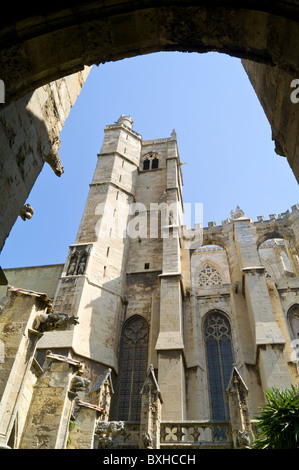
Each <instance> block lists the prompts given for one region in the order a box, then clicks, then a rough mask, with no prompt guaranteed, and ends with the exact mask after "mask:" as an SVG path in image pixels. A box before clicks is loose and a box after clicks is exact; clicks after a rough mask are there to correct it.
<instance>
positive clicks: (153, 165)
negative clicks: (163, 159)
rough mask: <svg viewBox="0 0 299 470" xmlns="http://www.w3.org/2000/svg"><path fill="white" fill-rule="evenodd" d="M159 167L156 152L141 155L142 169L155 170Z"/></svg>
mask: <svg viewBox="0 0 299 470" xmlns="http://www.w3.org/2000/svg"><path fill="white" fill-rule="evenodd" d="M157 168H159V155H158V154H157V153H147V154H146V155H145V156H144V157H143V163H142V169H143V170H156V169H157Z"/></svg>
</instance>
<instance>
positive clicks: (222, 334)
mask: <svg viewBox="0 0 299 470" xmlns="http://www.w3.org/2000/svg"><path fill="white" fill-rule="evenodd" d="M204 339H205V347H206V361H207V371H208V383H209V393H210V407H211V419H212V420H214V421H228V420H229V408H228V403H227V401H226V389H227V386H228V382H229V379H230V376H231V373H232V369H233V362H234V361H233V350H232V337H231V328H230V323H229V320H228V319H227V317H226V316H225V315H224V314H223V313H221V312H219V311H217V310H214V311H212V312H210V313H209V314H208V315H207V317H206V319H205V321H204Z"/></svg>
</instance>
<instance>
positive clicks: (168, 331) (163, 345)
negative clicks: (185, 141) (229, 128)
mask: <svg viewBox="0 0 299 470" xmlns="http://www.w3.org/2000/svg"><path fill="white" fill-rule="evenodd" d="M176 158H178V156H177V154H176V153H175V151H174V149H172V153H171V158H169V159H168V160H167V204H168V209H169V213H170V211H171V220H169V217H167V218H166V220H164V224H163V223H162V229H163V232H162V236H163V265H162V266H163V267H162V269H163V272H162V274H161V275H160V299H161V300H160V331H159V335H158V340H157V343H156V351H157V353H158V370H159V387H160V390H161V394H162V396H163V409H162V419H163V420H165V419H167V420H183V419H185V417H186V393H185V365H184V341H183V303H182V297H183V294H182V286H181V262H180V238H179V237H180V232H179V229H180V226H181V201H180V191H179V188H180V181H179V172H178V167H177V163H178V162H177V159H176Z"/></svg>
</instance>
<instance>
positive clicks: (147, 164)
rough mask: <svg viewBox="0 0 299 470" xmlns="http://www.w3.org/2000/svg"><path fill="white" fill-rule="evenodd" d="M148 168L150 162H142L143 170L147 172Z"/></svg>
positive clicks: (147, 160)
mask: <svg viewBox="0 0 299 470" xmlns="http://www.w3.org/2000/svg"><path fill="white" fill-rule="evenodd" d="M149 167H150V161H149V159H148V158H147V159H146V160H144V161H143V170H149Z"/></svg>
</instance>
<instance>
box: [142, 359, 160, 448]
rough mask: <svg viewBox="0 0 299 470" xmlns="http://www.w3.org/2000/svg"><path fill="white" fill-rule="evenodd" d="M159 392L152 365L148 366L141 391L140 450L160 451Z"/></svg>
mask: <svg viewBox="0 0 299 470" xmlns="http://www.w3.org/2000/svg"><path fill="white" fill-rule="evenodd" d="M162 403H163V401H162V397H161V392H160V389H159V386H158V383H157V380H156V377H155V372H154V368H153V365H152V364H151V365H150V368H149V371H148V374H147V377H146V379H145V382H144V384H143V387H142V390H141V420H140V443H139V447H140V448H141V449H160V423H161V405H162Z"/></svg>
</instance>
